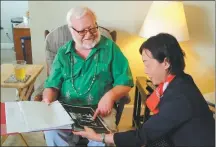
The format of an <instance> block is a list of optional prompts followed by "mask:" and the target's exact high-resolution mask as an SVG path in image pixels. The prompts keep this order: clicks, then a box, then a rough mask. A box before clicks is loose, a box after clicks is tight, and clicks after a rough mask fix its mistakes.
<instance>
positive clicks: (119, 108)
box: [116, 95, 131, 126]
mask: <svg viewBox="0 0 216 147" xmlns="http://www.w3.org/2000/svg"><path fill="white" fill-rule="evenodd" d="M130 101H131V99H130V97H129V96H128V95H127V96H124V97H122V98H121V99H120V100H118V101H117V102H116V105H117V109H116V111H117V114H116V125H117V126H118V124H119V122H120V119H121V116H122V112H123V110H124V105H125V104H128V103H130Z"/></svg>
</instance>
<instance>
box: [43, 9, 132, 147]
mask: <svg viewBox="0 0 216 147" xmlns="http://www.w3.org/2000/svg"><path fill="white" fill-rule="evenodd" d="M67 23H68V28H69V30H70V32H71V34H72V37H73V40H71V41H69V42H67V43H66V44H65V45H64V46H62V47H60V48H59V50H58V53H57V55H56V56H55V59H54V61H53V65H52V71H51V73H50V75H49V77H48V78H47V80H46V81H45V84H44V87H45V90H44V92H43V101H44V102H46V103H51V102H52V101H55V100H56V99H58V100H61V101H63V102H65V103H68V104H72V105H89V106H92V107H95V109H96V112H95V115H94V117H96V115H101V116H102V117H103V118H104V121H105V123H106V124H107V125H108V127H109V128H110V129H111V130H113V131H116V125H115V115H116V110H115V109H114V108H115V105H114V104H115V102H116V101H117V100H119V99H120V98H122V97H123V96H125V95H126V94H127V93H128V92H129V91H130V89H131V87H133V80H132V75H131V71H130V68H129V65H128V61H127V59H126V58H125V56H124V55H123V54H122V52H121V51H120V49H119V47H118V46H117V45H116V44H115V43H114V42H113V41H112V40H110V39H108V38H106V37H104V36H101V35H100V32H99V30H98V25H97V23H96V16H95V14H94V13H93V11H91V10H90V9H89V8H86V7H77V8H73V9H71V10H70V11H69V12H68V14H67ZM44 134H45V138H46V143H47V145H48V146H71V145H75V144H76V143H77V142H78V137H77V136H75V135H73V134H72V133H71V132H63V131H60V130H55V131H46V132H45V133H44ZM89 145H97V144H95V142H93V141H90V143H89ZM98 145H100V146H102V145H104V144H102V143H98Z"/></svg>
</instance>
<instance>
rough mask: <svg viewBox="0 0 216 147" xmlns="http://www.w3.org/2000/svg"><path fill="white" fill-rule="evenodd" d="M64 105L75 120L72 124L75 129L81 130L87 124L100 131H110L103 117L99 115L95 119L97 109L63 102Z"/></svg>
mask: <svg viewBox="0 0 216 147" xmlns="http://www.w3.org/2000/svg"><path fill="white" fill-rule="evenodd" d="M62 106H63V107H64V108H65V110H66V111H67V112H68V114H69V115H70V116H71V118H72V119H73V121H74V122H75V123H74V124H73V125H72V128H73V130H74V131H81V130H83V129H84V126H87V127H89V128H92V129H93V130H95V131H96V132H98V133H102V132H104V133H108V132H110V130H109V129H108V127H107V125H106V124H105V123H104V122H103V120H102V118H101V117H99V116H97V117H96V119H95V120H94V119H93V115H94V112H95V111H94V109H92V108H91V107H82V106H72V105H68V104H64V103H62Z"/></svg>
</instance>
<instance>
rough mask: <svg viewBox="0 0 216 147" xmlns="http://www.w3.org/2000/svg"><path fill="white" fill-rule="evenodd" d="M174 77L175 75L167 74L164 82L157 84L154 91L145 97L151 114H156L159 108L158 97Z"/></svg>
mask: <svg viewBox="0 0 216 147" xmlns="http://www.w3.org/2000/svg"><path fill="white" fill-rule="evenodd" d="M174 78H175V75H168V77H167V79H166V80H165V82H164V83H161V84H159V85H158V87H157V88H156V89H155V90H154V92H153V93H152V94H151V95H150V96H149V97H148V98H147V100H146V105H147V107H148V108H149V110H150V111H151V112H153V114H157V113H158V112H159V109H158V108H157V106H158V104H159V102H160V98H161V97H162V96H163V93H164V91H165V89H166V88H167V86H168V85H169V83H170V82H171V81H172V80H173V79H174Z"/></svg>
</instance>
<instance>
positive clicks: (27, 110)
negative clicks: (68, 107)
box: [5, 101, 74, 133]
mask: <svg viewBox="0 0 216 147" xmlns="http://www.w3.org/2000/svg"><path fill="white" fill-rule="evenodd" d="M5 113H6V131H7V133H22V132H32V131H41V130H50V129H71V128H72V127H71V125H72V124H73V123H74V121H73V120H72V119H71V117H70V116H69V114H68V113H67V112H66V111H65V109H64V107H63V106H62V105H61V103H59V101H55V102H53V103H51V104H50V105H47V104H46V103H44V102H36V101H20V102H6V103H5Z"/></svg>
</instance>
